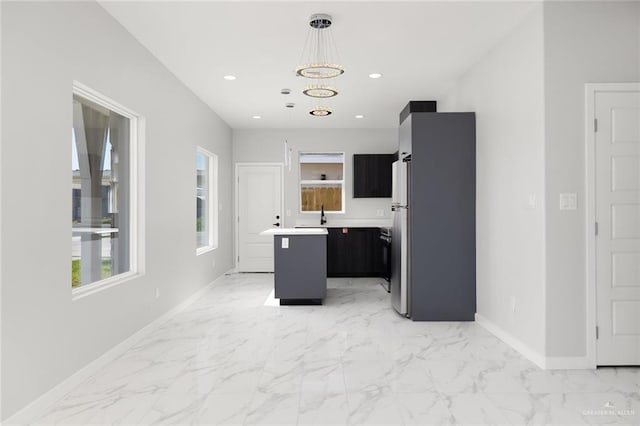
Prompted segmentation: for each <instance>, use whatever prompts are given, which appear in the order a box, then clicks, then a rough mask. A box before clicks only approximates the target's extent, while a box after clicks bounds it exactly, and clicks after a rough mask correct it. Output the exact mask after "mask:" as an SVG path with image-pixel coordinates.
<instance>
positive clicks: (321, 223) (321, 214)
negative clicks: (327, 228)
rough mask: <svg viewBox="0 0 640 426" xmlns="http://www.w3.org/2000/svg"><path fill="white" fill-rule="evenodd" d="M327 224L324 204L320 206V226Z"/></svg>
mask: <svg viewBox="0 0 640 426" xmlns="http://www.w3.org/2000/svg"><path fill="white" fill-rule="evenodd" d="M325 223H327V217H326V216H325V215H324V204H321V205H320V225H324V224H325Z"/></svg>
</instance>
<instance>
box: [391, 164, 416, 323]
mask: <svg viewBox="0 0 640 426" xmlns="http://www.w3.org/2000/svg"><path fill="white" fill-rule="evenodd" d="M410 167H411V157H410V156H408V157H405V158H400V159H398V161H395V162H394V163H393V165H392V177H393V186H392V195H391V197H392V198H391V212H392V216H393V230H392V232H391V235H392V241H391V280H390V282H391V285H390V290H391V305H392V306H393V308H394V309H395V310H396V311H398V313H399V314H401V315H405V316H407V317H410V316H411V312H410V306H411V304H410V303H409V298H410V284H411V279H410V277H409V271H410V270H411V268H410V259H411V256H410V253H409V250H410V248H411V244H409V236H410V235H411V234H410V232H409V226H410V220H409V219H410V214H409V213H410V211H409V209H410V206H409V200H410V199H411V197H410V191H411V185H410V180H409V179H408V177H409V176H410Z"/></svg>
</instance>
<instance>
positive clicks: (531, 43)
mask: <svg viewBox="0 0 640 426" xmlns="http://www.w3.org/2000/svg"><path fill="white" fill-rule="evenodd" d="M542 61H543V35H542V7H541V6H539V7H537V8H535V9H534V10H533V12H531V14H530V15H528V16H527V17H526V19H525V20H524V21H523V22H522V23H521V24H520V25H518V26H517V27H516V29H515V30H514V31H513V32H512V33H511V34H509V35H508V36H507V37H506V38H505V39H504V40H503V41H502V42H500V43H499V44H498V45H497V46H495V47H494V48H493V49H492V50H491V51H490V52H488V54H487V55H485V56H484V57H483V58H482V60H481V61H480V62H479V63H477V64H476V65H474V66H473V67H472V68H471V69H470V70H469V71H468V72H467V73H466V74H465V75H463V76H462V77H461V78H460V80H459V81H458V83H457V84H456V86H455V87H453V88H452V90H451V93H450V94H449V95H448V97H447V98H446V99H444V101H443V102H442V103H441V105H442V108H441V110H443V111H444V110H448V111H475V112H476V132H477V141H476V143H477V163H476V167H477V175H476V176H477V190H476V191H477V192H476V196H477V201H476V203H477V204H476V209H477V211H476V225H477V231H476V235H477V300H478V314H479V315H481V316H482V317H483V318H484V319H486V320H488V321H490V322H491V323H492V324H493V326H494V327H497V328H499V329H500V330H501V332H503V333H506V334H508V335H509V336H510V337H511V338H512V339H515V340H516V341H519V344H522V345H524V347H525V348H526V350H528V351H532V353H533V354H534V355H536V356H542V355H543V354H544V343H545V341H544V330H545V327H544V312H545V298H544V283H545V275H544V271H545V255H544V253H545V241H544V229H545V228H544V226H545V225H544V221H545V218H544V114H543V111H544V90H543V89H544V87H543V83H544V74H543V62H542ZM530 194H531V195H533V196H534V197H535V201H536V206H535V208H531V207H530V206H529V205H528V202H529V196H530ZM512 298H515V312H513V311H512Z"/></svg>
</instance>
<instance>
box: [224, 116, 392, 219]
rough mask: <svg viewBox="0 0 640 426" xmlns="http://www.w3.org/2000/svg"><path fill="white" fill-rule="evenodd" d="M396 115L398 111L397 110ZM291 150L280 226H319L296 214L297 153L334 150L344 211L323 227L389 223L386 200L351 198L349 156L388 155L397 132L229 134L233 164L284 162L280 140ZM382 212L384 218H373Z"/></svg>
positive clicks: (316, 216)
mask: <svg viewBox="0 0 640 426" xmlns="http://www.w3.org/2000/svg"><path fill="white" fill-rule="evenodd" d="M398 113H400V111H398ZM285 140H286V141H288V143H289V147H290V148H291V149H292V150H293V152H292V155H291V159H292V162H293V165H292V166H291V171H289V170H288V169H287V168H285V173H284V180H285V182H284V192H285V193H284V201H285V210H290V211H291V216H290V217H285V218H284V219H285V221H284V225H285V226H287V227H293V226H295V225H296V222H298V223H300V222H301V221H311V222H310V223H318V224H319V223H320V215H319V214H300V213H299V210H300V208H299V205H300V196H299V191H298V174H299V169H298V152H299V151H320V152H325V151H337V152H344V153H345V163H346V164H345V185H346V188H345V189H346V193H345V197H346V202H345V204H346V210H345V213H344V214H337V213H328V214H327V224H328V225H329V226H330V225H331V223H332V222H333V223H336V221H355V222H358V221H360V222H361V221H362V220H363V219H364V220H367V219H369V220H380V219H382V220H387V221H390V220H391V199H390V198H353V179H352V177H353V168H352V167H353V154H392V153H394V152H395V151H397V150H398V129H277V130H273V129H259V130H253V129H252V130H250V129H244V130H234V131H233V162H234V163H241V162H279V163H284V141H285ZM378 209H383V210H384V213H385V216H384V217H382V218H381V217H376V210H378Z"/></svg>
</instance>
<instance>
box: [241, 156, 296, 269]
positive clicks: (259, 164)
mask: <svg viewBox="0 0 640 426" xmlns="http://www.w3.org/2000/svg"><path fill="white" fill-rule="evenodd" d="M248 166H256V167H263V166H277V167H278V168H279V169H280V212H281V213H280V215H281V218H282V227H283V228H284V219H285V216H286V215H285V213H284V204H285V203H284V164H283V163H277V162H273V163H267V162H238V163H236V164H235V168H234V176H233V185H234V187H235V190H234V196H235V203H234V210H235V211H234V214H233V217H234V219H235V220H234V221H233V227H234V229H235V231H234V234H235V248H234V251H233V265H234V267H233V269H234V272H237V271H238V256H240V227H239V226H238V223H239V222H240V185H239V183H240V174H239V171H240V167H248Z"/></svg>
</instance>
